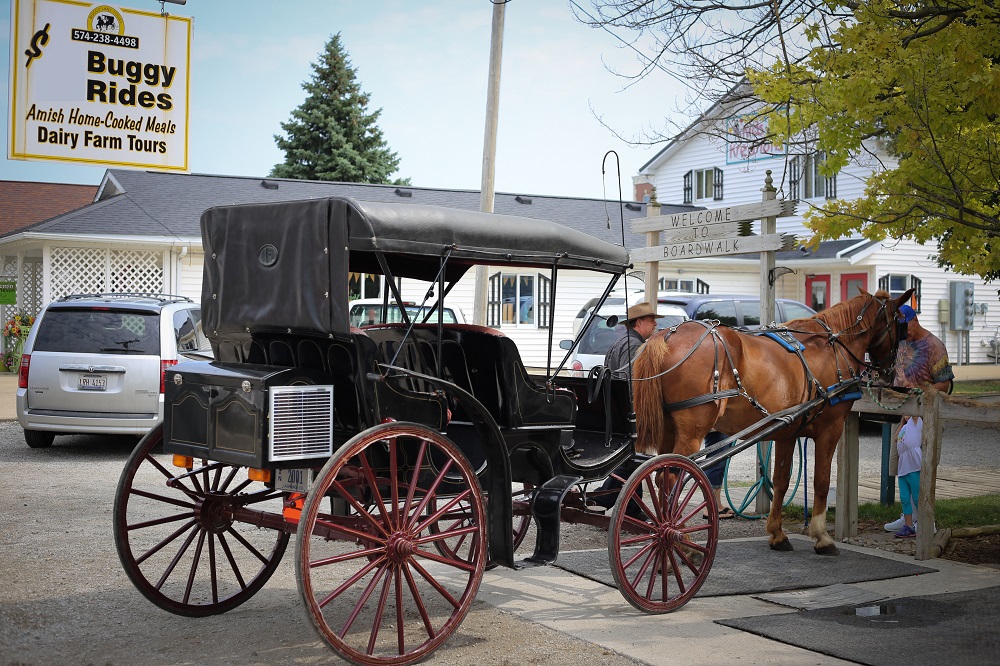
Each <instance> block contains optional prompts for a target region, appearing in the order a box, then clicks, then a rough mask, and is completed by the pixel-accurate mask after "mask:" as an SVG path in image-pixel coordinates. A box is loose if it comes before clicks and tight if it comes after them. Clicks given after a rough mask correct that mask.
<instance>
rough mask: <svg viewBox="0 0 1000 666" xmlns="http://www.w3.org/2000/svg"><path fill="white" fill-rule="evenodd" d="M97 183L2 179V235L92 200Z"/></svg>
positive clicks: (0, 200) (0, 220) (0, 187)
mask: <svg viewBox="0 0 1000 666" xmlns="http://www.w3.org/2000/svg"><path fill="white" fill-rule="evenodd" d="M96 194H97V186H96V185H67V184H65V183H29V182H25V181H17V180H0V235H2V234H7V233H9V232H11V231H14V230H16V229H20V228H22V227H26V226H29V225H32V224H35V223H36V222H41V221H42V220H47V219H49V218H51V217H55V216H56V215H61V214H62V213H66V212H68V211H71V210H75V209H77V208H80V207H82V206H86V205H87V204H90V203H93V201H94V196H95V195H96Z"/></svg>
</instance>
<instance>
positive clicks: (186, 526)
mask: <svg viewBox="0 0 1000 666" xmlns="http://www.w3.org/2000/svg"><path fill="white" fill-rule="evenodd" d="M197 522H198V521H196V520H189V521H188V522H186V523H185V524H183V525H181V526H180V527H179V528H178V529H177V531H175V532H173V533H172V534H170V535H169V536H167V537H166V538H165V539H163V540H162V541H160V542H159V543H158V544H156V545H155V546H153V547H152V548H150V549H149V550H147V551H146V552H145V553H143V554H142V555H140V556H139V557H137V558H135V563H136V564H142V563H143V562H145V561H146V559H148V558H149V557H150V556H151V555H153V554H155V553H157V552H158V551H159V550H160V549H161V548H163V547H164V546H166V545H167V544H169V543H170V542H171V541H173V540H174V539H176V538H177V537H179V536H180V535H182V534H184V533H185V532H187V531H188V530H189V529H191V528H192V527H194V526H195V525H196V524H197Z"/></svg>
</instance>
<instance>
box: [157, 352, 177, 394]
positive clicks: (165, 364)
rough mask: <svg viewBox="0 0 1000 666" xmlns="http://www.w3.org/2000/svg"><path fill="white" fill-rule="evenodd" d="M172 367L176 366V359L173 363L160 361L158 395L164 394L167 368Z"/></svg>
mask: <svg viewBox="0 0 1000 666" xmlns="http://www.w3.org/2000/svg"><path fill="white" fill-rule="evenodd" d="M172 365H177V359H174V360H173V361H164V360H162V359H161V360H160V393H166V390H167V368H169V367H170V366H172Z"/></svg>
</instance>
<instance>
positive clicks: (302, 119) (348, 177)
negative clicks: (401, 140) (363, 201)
mask: <svg viewBox="0 0 1000 666" xmlns="http://www.w3.org/2000/svg"><path fill="white" fill-rule="evenodd" d="M312 68H313V75H312V78H311V79H310V80H309V81H306V82H305V83H303V84H302V88H303V89H304V90H305V91H306V93H307V95H306V99H305V101H304V102H302V104H301V105H299V107H298V108H297V109H295V110H294V111H292V115H291V118H290V119H289V120H288V122H284V123H281V129H282V130H284V132H285V135H286V136H280V135H275V137H274V140H275V142H276V143H277V144H278V148H280V149H281V150H283V151H285V161H284V163H282V164H277V165H275V166H274V168H273V169H271V175H272V176H275V177H278V178H301V179H304V180H335V181H341V182H348V183H386V182H389V176H390V175H391V174H392V173H393V172H395V171H396V169H397V167H398V166H399V158H398V157H397V156H396V153H394V152H393V151H391V150H390V149H389V147H388V146H387V145H386V142H385V139H384V138H383V137H382V130H381V129H379V127H378V125H377V124H376V121H378V117H379V116H380V115H381V113H382V110H381V109H378V110H376V111H374V112H371V113H369V112H368V102H369V95H368V93H365V92H362V91H361V86H360V85H359V84H358V82H357V80H356V79H355V74H356V70H355V69H354V67H352V66H351V62H350V60H348V58H347V53H346V52H345V51H344V48H343V46H342V45H341V43H340V34H339V33H338V34H336V35H334V36H333V37H332V38H331V39H330V41H329V42H327V43H326V46H325V47H324V49H323V52H322V53H320V55H319V61H318V62H315V63H313V64H312ZM394 184H396V185H409V179H408V178H407V179H399V180H396V181H394Z"/></svg>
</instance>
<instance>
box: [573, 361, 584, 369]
mask: <svg viewBox="0 0 1000 666" xmlns="http://www.w3.org/2000/svg"><path fill="white" fill-rule="evenodd" d="M573 369H574V370H583V363H580V362H579V361H573Z"/></svg>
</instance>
